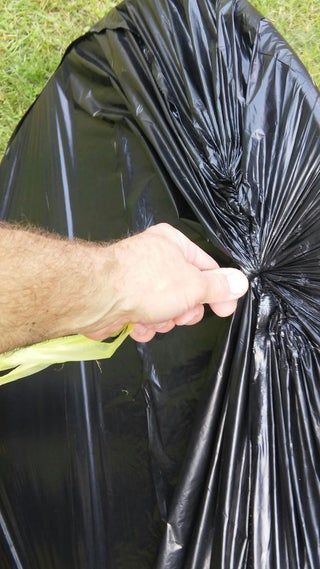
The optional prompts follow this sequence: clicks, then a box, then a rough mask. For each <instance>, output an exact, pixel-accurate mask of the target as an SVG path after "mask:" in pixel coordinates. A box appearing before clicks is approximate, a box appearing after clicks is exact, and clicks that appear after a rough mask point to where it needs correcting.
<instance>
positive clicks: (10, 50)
mask: <svg viewBox="0 0 320 569" xmlns="http://www.w3.org/2000/svg"><path fill="white" fill-rule="evenodd" d="M154 1H157V0H154ZM117 3H118V1H117V0H104V1H102V0H63V1H62V0H0V158H1V156H2V154H3V152H4V150H5V146H6V144H7V142H8V139H9V137H10V134H11V132H12V130H13V129H14V127H15V125H16V123H17V122H18V120H19V119H20V118H21V116H22V115H23V113H24V112H25V111H26V110H27V109H28V107H29V106H30V104H31V103H32V102H33V100H34V98H35V97H36V95H37V94H38V93H39V92H40V91H41V90H42V88H43V86H44V85H45V83H46V81H47V80H48V78H49V77H50V75H51V74H52V73H53V71H54V70H55V68H56V67H57V65H58V64H59V61H60V59H61V56H62V54H63V52H64V50H65V48H66V47H67V46H68V44H69V43H70V42H71V41H72V40H73V39H75V38H76V37H77V36H79V35H81V34H82V33H84V32H85V31H87V29H88V28H89V27H90V26H91V25H92V24H93V23H94V22H95V21H96V20H98V19H100V18H101V17H102V16H103V15H104V14H105V13H106V12H108V10H110V8H111V7H113V6H115V5H116V4H117ZM252 3H253V5H254V6H255V7H257V8H258V9H259V10H260V11H261V12H262V13H263V14H264V15H266V16H268V17H269V18H270V19H271V20H272V21H273V22H274V23H275V25H276V27H277V28H278V29H279V31H280V32H281V33H282V34H283V35H284V37H285V38H286V39H287V40H288V41H289V43H290V44H291V45H292V47H293V48H294V49H295V50H296V52H297V53H298V55H299V56H300V58H301V59H302V61H303V62H304V64H305V65H306V67H307V68H308V69H309V71H310V73H311V74H312V76H313V78H314V80H315V82H316V83H317V84H318V85H319V86H320V64H319V61H320V0H253V1H252Z"/></svg>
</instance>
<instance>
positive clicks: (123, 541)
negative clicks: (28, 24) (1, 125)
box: [0, 0, 320, 569]
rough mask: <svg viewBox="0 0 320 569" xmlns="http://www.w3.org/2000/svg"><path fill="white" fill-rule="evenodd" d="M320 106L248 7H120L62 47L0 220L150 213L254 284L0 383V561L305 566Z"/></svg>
mask: <svg viewBox="0 0 320 569" xmlns="http://www.w3.org/2000/svg"><path fill="white" fill-rule="evenodd" d="M319 135H320V105H319V93H318V91H317V89H316V88H315V86H314V84H313V83H312V81H311V79H310V77H309V76H308V74H307V72H306V70H305V69H304V67H303V66H302V65H301V63H300V62H299V61H298V59H297V57H296V56H295V55H294V54H293V53H292V51H291V50H290V48H289V47H288V45H287V44H286V43H285V41H284V40H283V39H282V38H281V37H280V36H279V35H278V34H277V32H276V31H275V30H274V29H273V27H272V26H271V24H270V23H269V22H268V21H267V20H265V19H263V18H262V17H261V16H260V15H259V14H258V13H257V12H256V11H255V10H253V9H252V8H251V7H250V5H249V4H248V3H247V2H246V1H245V0H234V1H232V0H216V1H214V0H212V1H209V0H161V1H160V0H159V1H157V2H155V1H152V0H127V1H126V2H124V3H122V4H121V5H120V6H119V7H118V8H117V9H115V10H113V11H112V12H111V13H110V14H109V15H108V16H107V18H106V19H105V20H103V21H101V22H100V23H99V24H98V25H97V26H96V27H95V29H94V30H92V31H91V32H90V33H88V34H87V35H86V36H84V37H83V38H80V39H79V40H78V41H76V42H75V43H74V44H73V45H72V46H71V47H70V48H69V50H68V51H67V53H66V55H65V57H64V59H63V61H62V63H61V65H60V67H59V69H58V70H57V72H56V73H55V75H54V76H53V78H52V79H51V80H50V81H49V83H48V85H47V86H46V88H45V89H44V91H43V93H42V94H41V95H40V97H39V98H38V99H37V101H36V102H35V104H34V106H33V107H32V108H31V110H30V111H29V112H28V113H27V115H26V116H25V118H24V119H23V120H22V122H21V123H20V124H19V126H18V128H17V130H16V132H15V134H14V135H13V137H12V140H11V142H10V144H9V147H8V150H7V153H6V156H5V158H4V160H3V163H2V166H1V168H0V190H1V218H2V219H6V220H15V221H27V222H29V223H33V224H35V225H38V226H41V227H44V228H46V229H49V230H54V231H56V232H59V233H61V234H63V235H66V236H68V237H69V238H71V239H72V238H73V237H74V236H77V237H82V238H87V239H91V240H108V239H111V238H119V237H124V236H126V235H129V234H131V233H133V232H136V231H140V230H143V229H144V228H146V227H148V226H150V225H152V224H154V223H158V222H161V221H166V222H168V223H171V224H173V225H174V226H176V227H178V228H179V229H181V230H182V231H183V232H184V233H186V234H187V235H188V236H189V237H190V238H192V239H193V240H194V241H195V242H197V243H198V244H199V245H200V246H202V247H203V248H205V249H206V250H207V251H208V252H209V253H210V254H212V255H213V256H214V257H215V258H216V259H217V260H218V261H219V262H220V263H222V264H224V265H230V266H237V267H240V268H241V269H242V270H243V271H245V272H246V274H247V275H248V276H249V278H250V283H251V285H250V290H249V292H248V294H247V295H246V297H245V298H244V299H243V301H242V302H240V303H239V306H238V309H237V312H236V314H235V315H234V317H233V318H232V319H227V320H221V319H219V318H217V317H216V316H214V315H213V314H211V313H209V311H208V312H207V313H206V317H205V319H204V320H203V322H202V323H201V324H199V325H197V326H195V327H191V328H189V327H187V328H179V329H176V330H174V331H173V332H171V333H170V334H167V335H165V336H161V337H160V336H159V337H157V338H156V339H155V340H154V341H152V342H151V343H150V344H139V345H138V344H135V343H134V342H133V341H128V342H127V343H126V344H125V346H123V347H122V348H121V350H120V351H119V352H118V353H117V354H116V355H115V356H114V358H113V359H112V360H111V361H108V362H102V363H101V368H102V371H101V372H100V370H99V368H98V367H97V366H96V364H94V363H89V364H80V365H78V364H68V365H65V366H63V367H58V366H57V367H53V368H50V369H49V370H46V371H44V372H42V373H40V374H39V375H37V376H34V377H31V378H29V379H25V380H23V381H20V382H18V383H16V384H11V385H8V386H7V387H5V388H3V389H1V392H0V437H1V441H0V454H1V460H0V528H1V538H0V559H1V563H0V566H1V569H7V568H12V567H13V568H15V569H21V568H22V569H102V568H105V567H108V568H110V569H150V568H152V569H209V568H210V569H319V566H320V552H319V527H320V524H319V514H320V487H319V486H320V485H319V472H320V464H319V463H320V461H319V444H320V425H319V417H320V414H319V411H320V400H319V377H320V372H319V368H320V356H319V346H320V334H319V332H320V316H319V314H320V310H319V309H320V250H319V244H320V193H319V189H320V136H319Z"/></svg>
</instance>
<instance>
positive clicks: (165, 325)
mask: <svg viewBox="0 0 320 569" xmlns="http://www.w3.org/2000/svg"><path fill="white" fill-rule="evenodd" d="M175 325H176V324H175V322H174V320H168V321H167V322H162V323H161V324H155V325H154V326H153V328H154V330H155V332H158V333H159V334H166V333H167V332H171V330H173V328H175Z"/></svg>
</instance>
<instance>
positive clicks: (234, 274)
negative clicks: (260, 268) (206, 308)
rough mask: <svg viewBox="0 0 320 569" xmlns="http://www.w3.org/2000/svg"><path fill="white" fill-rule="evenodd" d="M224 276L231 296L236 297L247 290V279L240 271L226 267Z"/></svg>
mask: <svg viewBox="0 0 320 569" xmlns="http://www.w3.org/2000/svg"><path fill="white" fill-rule="evenodd" d="M226 277H227V281H228V285H229V289H230V292H231V294H232V295H233V296H235V297H237V298H238V297H239V296H242V295H243V294H245V293H246V292H247V290H248V286H249V283H248V279H247V277H246V276H245V275H244V274H243V273H242V272H241V271H238V270H237V269H226Z"/></svg>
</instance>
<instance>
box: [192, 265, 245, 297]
mask: <svg viewBox="0 0 320 569" xmlns="http://www.w3.org/2000/svg"><path fill="white" fill-rule="evenodd" d="M201 278H202V279H204V283H203V284H204V289H203V296H204V298H202V299H201V301H200V302H201V303H208V304H218V303H220V302H228V301H230V300H236V299H237V298H240V297H241V296H243V295H244V294H245V293H246V292H247V290H248V284H249V283H248V279H247V277H246V276H245V275H244V274H243V273H242V272H241V271H238V270H237V269H215V270H214V271H203V272H202V273H201Z"/></svg>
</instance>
